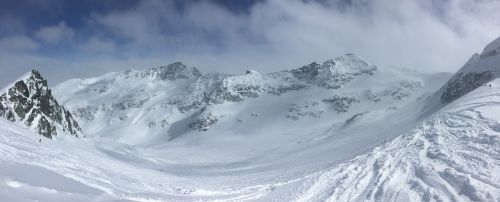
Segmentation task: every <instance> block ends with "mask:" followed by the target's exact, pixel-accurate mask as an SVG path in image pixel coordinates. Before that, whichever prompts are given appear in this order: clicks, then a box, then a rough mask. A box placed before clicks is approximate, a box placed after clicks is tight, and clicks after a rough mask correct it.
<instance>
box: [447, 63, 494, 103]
mask: <svg viewBox="0 0 500 202" xmlns="http://www.w3.org/2000/svg"><path fill="white" fill-rule="evenodd" d="M493 78H494V76H493V74H492V73H491V72H489V71H485V72H469V73H463V72H460V73H458V74H457V75H455V76H453V78H451V79H450V81H448V83H446V85H445V86H444V87H443V89H442V90H443V93H442V94H441V102H442V103H443V104H448V103H450V102H453V101H454V100H456V99H458V98H459V97H461V96H463V95H465V94H467V93H469V92H470V91H472V90H474V89H476V88H478V87H480V86H482V85H483V84H485V83H488V82H489V81H491V80H492V79H493Z"/></svg>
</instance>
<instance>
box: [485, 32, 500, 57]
mask: <svg viewBox="0 0 500 202" xmlns="http://www.w3.org/2000/svg"><path fill="white" fill-rule="evenodd" d="M498 54H500V37H498V38H497V39H495V40H494V41H492V42H491V43H489V44H488V45H487V46H486V47H485V48H484V50H483V52H482V53H481V55H480V58H481V59H483V58H487V57H491V56H495V55H498Z"/></svg>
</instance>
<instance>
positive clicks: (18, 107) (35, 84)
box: [0, 70, 81, 138]
mask: <svg viewBox="0 0 500 202" xmlns="http://www.w3.org/2000/svg"><path fill="white" fill-rule="evenodd" d="M0 106H1V107H0V116H2V117H4V118H6V119H7V120H9V121H12V122H14V121H16V119H18V120H19V121H22V122H23V123H24V124H26V125H27V126H29V127H32V128H34V130H35V131H36V132H38V133H39V134H41V135H43V136H45V137H47V138H52V137H53V136H55V135H58V132H63V131H67V132H68V133H69V134H71V135H75V136H78V135H79V134H81V129H80V127H79V126H78V123H77V122H76V121H75V120H74V119H73V117H72V115H71V113H70V112H68V111H66V109H64V107H62V106H60V105H59V103H58V102H57V101H56V99H55V98H54V97H53V96H52V93H51V91H50V89H49V88H48V87H47V80H44V79H43V78H42V76H41V75H40V73H39V72H38V71H36V70H32V71H31V72H30V73H29V74H27V75H26V76H25V77H24V78H23V79H22V80H20V81H17V82H16V83H15V84H14V85H13V86H12V87H10V88H9V89H8V90H7V91H6V92H4V93H3V94H2V95H0ZM57 128H61V129H62V131H57Z"/></svg>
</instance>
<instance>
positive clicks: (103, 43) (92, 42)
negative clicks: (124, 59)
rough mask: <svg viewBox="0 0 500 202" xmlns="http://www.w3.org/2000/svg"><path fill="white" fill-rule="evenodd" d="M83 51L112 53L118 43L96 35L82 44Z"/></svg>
mask: <svg viewBox="0 0 500 202" xmlns="http://www.w3.org/2000/svg"><path fill="white" fill-rule="evenodd" d="M80 48H81V49H82V50H83V51H86V52H91V53H112V52H113V51H115V50H116V45H115V43H114V42H112V41H110V40H103V39H99V38H96V37H93V38H90V39H89V40H88V41H87V42H86V43H84V44H81V45H80Z"/></svg>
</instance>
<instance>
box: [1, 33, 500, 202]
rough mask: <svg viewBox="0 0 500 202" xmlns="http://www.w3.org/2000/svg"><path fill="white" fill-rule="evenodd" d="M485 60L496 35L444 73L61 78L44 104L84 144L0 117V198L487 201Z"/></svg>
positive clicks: (494, 121) (495, 141) (344, 61)
mask: <svg viewBox="0 0 500 202" xmlns="http://www.w3.org/2000/svg"><path fill="white" fill-rule="evenodd" d="M498 53H500V39H497V40H495V41H494V42H492V43H491V44H490V45H488V46H487V47H486V48H485V50H484V51H483V53H481V54H478V55H475V56H473V57H472V59H471V60H470V61H469V62H467V64H465V65H464V67H462V68H461V69H460V70H459V71H458V72H457V73H456V74H454V75H451V74H447V73H436V74H426V73H419V72H416V71H413V70H408V69H403V68H396V67H378V66H375V65H373V64H370V63H369V62H367V61H365V60H363V59H361V58H360V57H358V56H356V55H354V54H346V55H343V56H340V57H337V58H335V59H332V60H327V61H325V62H323V63H311V64H309V65H305V66H302V67H298V68H293V69H289V70H283V71H278V72H271V73H260V72H256V71H253V70H248V71H246V72H244V73H242V74H238V75H230V74H223V73H203V72H201V71H199V70H198V69H196V68H194V67H188V66H186V65H184V64H182V63H173V64H170V65H167V66H161V67H157V68H151V69H147V70H143V71H138V70H128V71H124V72H115V73H109V74H106V75H102V76H99V77H96V78H89V79H72V80H68V81H66V82H63V83H61V84H59V85H57V86H55V87H54V88H53V89H54V90H53V94H54V97H55V98H57V100H58V101H59V103H61V105H64V106H65V107H66V109H68V111H69V112H71V114H73V115H74V120H75V123H76V121H77V122H78V123H79V124H80V126H81V128H82V129H81V130H82V132H83V133H85V134H86V135H87V137H88V138H80V139H76V138H71V137H69V136H68V137H65V138H57V139H55V140H54V141H43V142H38V139H37V138H36V137H34V135H33V131H31V130H27V129H25V128H24V127H22V125H20V124H15V123H12V122H9V121H7V120H6V119H0V134H1V135H0V154H3V155H0V162H2V164H0V165H2V166H0V196H1V198H5V199H12V200H17V199H20V200H21V201H22V200H26V201H29V200H42V201H58V200H60V201H67V200H68V199H72V201H89V200H93V201H109V200H115V199H126V200H133V201H247V200H248V201H500V194H499V193H500V172H498V170H500V160H499V158H498V157H499V156H500V150H499V149H498V148H500V147H499V146H500V125H499V123H500V116H499V115H498V114H499V112H500V102H498V101H497V100H498V97H499V96H500V93H499V92H500V80H499V78H498V77H499V76H500V75H499V73H498V71H499V68H500V54H498ZM23 78H26V77H23ZM23 81H25V80H23ZM25 83H29V82H27V81H25ZM28 86H29V85H28ZM45 86H46V85H45ZM19 92H21V93H22V92H23V91H19ZM30 92H31V91H30ZM47 94H48V95H50V91H48V93H47ZM29 95H31V94H29ZM6 96H7V95H6ZM25 97H28V96H25ZM31 97H33V96H31ZM54 102H55V99H54ZM55 103H57V102H55ZM2 106H10V108H9V109H15V107H12V106H13V105H12V104H10V105H4V102H2ZM57 106H60V105H57ZM61 108H62V107H61ZM62 109H64V108H62ZM11 111H12V110H11ZM12 113H15V112H12ZM4 114H5V113H4ZM2 116H5V115H2ZM5 117H9V116H5ZM15 117H16V120H19V119H18V118H17V116H15ZM56 128H58V127H57V125H56ZM30 173H45V174H44V176H50V178H51V179H55V180H56V181H57V183H55V182H54V183H53V182H52V181H50V180H45V179H42V180H40V177H39V176H37V175H32V174H30ZM2 190H3V191H2Z"/></svg>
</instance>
